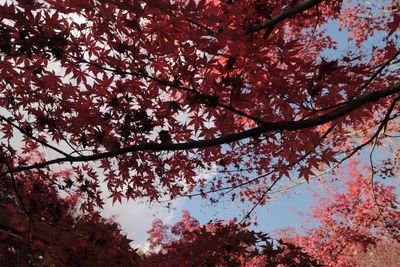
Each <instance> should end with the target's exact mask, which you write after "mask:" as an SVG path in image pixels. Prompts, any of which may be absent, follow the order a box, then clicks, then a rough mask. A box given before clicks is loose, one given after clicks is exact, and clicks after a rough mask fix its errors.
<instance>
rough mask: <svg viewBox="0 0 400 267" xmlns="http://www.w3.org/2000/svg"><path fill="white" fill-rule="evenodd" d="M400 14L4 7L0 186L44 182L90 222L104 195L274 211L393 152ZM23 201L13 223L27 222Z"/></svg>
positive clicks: (367, 6) (19, 1)
mask: <svg viewBox="0 0 400 267" xmlns="http://www.w3.org/2000/svg"><path fill="white" fill-rule="evenodd" d="M399 10H400V7H399V4H398V3H397V1H394V0H393V1H389V0H387V1H376V3H375V2H371V3H370V2H368V3H367V2H365V1H359V0H352V1H350V0H348V1H343V0H330V1H323V0H301V1H293V0H279V1H275V0H274V1H271V0H252V1H250V0H237V1H236V0H234V1H232V0H227V1H218V0H199V1H194V0H177V1H169V0H148V1H119V0H106V1H95V0H93V1H76V0H63V1H59V0H46V1H34V0H16V1H2V2H1V3H0V14H1V15H0V18H1V20H0V111H1V115H0V133H1V140H0V164H1V165H0V172H1V173H0V177H1V178H2V179H9V180H10V181H12V180H13V179H14V178H12V177H13V176H14V177H25V176H27V175H29V174H30V173H31V172H35V173H36V172H40V175H41V176H43V177H46V179H47V180H48V182H44V183H42V184H41V186H43V187H47V188H48V190H49V191H54V190H55V189H54V188H53V187H54V185H55V184H58V187H59V190H61V191H62V190H64V191H69V192H71V193H73V194H77V195H78V196H79V198H80V199H81V202H80V203H79V208H80V209H81V212H82V213H84V214H97V209H99V208H102V206H103V203H104V192H102V190H101V184H102V183H105V184H106V185H107V190H108V192H107V193H108V195H107V197H110V198H112V200H113V201H114V202H115V201H121V200H122V199H123V198H126V199H138V198H148V199H150V200H151V201H159V200H165V199H175V198H177V197H182V196H196V195H200V196H203V197H207V196H208V195H209V194H212V193H215V192H220V193H221V194H224V195H227V194H229V195H230V196H231V198H232V200H235V199H239V200H240V201H243V202H244V201H246V200H249V201H250V203H253V204H254V205H255V206H257V205H260V204H265V202H266V199H267V196H268V193H269V192H270V191H271V190H272V188H273V187H274V186H275V185H276V184H277V183H278V181H280V180H281V178H282V177H284V176H287V177H293V176H299V178H301V179H306V180H309V179H310V177H312V176H313V175H314V174H315V173H316V172H318V171H319V170H320V169H321V168H322V166H325V165H332V164H337V163H338V162H341V161H343V160H345V159H347V158H350V157H352V156H353V155H355V153H356V152H358V151H359V150H361V149H362V148H364V147H366V146H367V145H368V144H371V143H375V144H377V145H379V141H380V140H381V139H382V138H385V137H388V136H391V138H396V137H393V136H392V135H390V134H391V133H393V132H396V131H397V130H398V126H397V124H396V123H395V122H396V118H397V113H398V107H397V102H398V100H399V92H400V83H399V79H398V77H399V72H400V71H399V68H398V64H399V60H398V58H397V57H398V55H399V53H400V51H399V47H398V43H399V42H398V38H399V33H398V28H399V23H400V14H399ZM335 23H339V27H340V29H341V30H342V31H343V32H345V33H346V37H347V38H348V41H349V46H350V47H349V49H341V48H340V47H339V42H340V41H339V40H335V37H334V36H332V34H331V32H330V30H329V27H331V26H332V25H333V24H335ZM333 55H334V56H333ZM353 133H357V134H358V135H360V136H361V137H362V138H361V143H357V142H358V141H356V140H355V138H354V136H353V135H352V134H353ZM34 151H41V152H42V153H43V155H45V156H40V157H34V159H33V160H32V159H30V157H28V156H27V155H31V154H32V153H33V152H34ZM396 153H397V154H398V152H395V154H396ZM397 154H396V155H397ZM396 157H397V156H396ZM59 168H69V172H70V174H69V176H68V179H65V178H64V177H63V176H62V175H61V176H60V175H55V173H57V172H58V170H59ZM207 171H212V172H213V173H215V175H214V177H212V179H207V178H205V177H203V174H204V173H205V172H207ZM23 181H25V182H26V183H27V185H26V186H30V184H31V183H30V182H29V179H23ZM10 186H12V184H10ZM10 190H12V191H14V195H15V197H17V198H19V197H18V195H16V192H17V190H15V188H13V187H10ZM39 196H40V197H43V199H42V200H41V201H45V199H47V198H48V197H46V196H43V195H42V194H38V197H39ZM25 197H26V196H25V195H21V198H22V200H21V199H20V200H18V201H16V202H15V203H17V205H18V207H19V210H18V209H17V210H14V213H16V212H19V211H22V212H25V213H27V214H28V212H29V211H28V210H25V211H24V208H23V205H22V203H23V201H25V200H24V198H25Z"/></svg>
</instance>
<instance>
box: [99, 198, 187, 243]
mask: <svg viewBox="0 0 400 267" xmlns="http://www.w3.org/2000/svg"><path fill="white" fill-rule="evenodd" d="M181 203H182V201H181V200H177V201H175V202H174V207H178V206H179V205H180V204H181ZM102 214H103V216H105V217H107V218H110V217H112V216H115V220H116V221H117V222H118V223H119V224H120V225H121V228H122V230H123V232H124V233H126V234H127V235H128V238H130V239H133V242H132V245H133V246H134V247H138V246H139V247H146V242H147V241H146V240H147V237H148V234H147V231H148V230H149V229H150V228H151V223H152V221H153V219H154V218H155V217H157V218H160V219H161V220H162V221H163V222H164V223H168V222H169V221H170V220H172V219H173V217H174V214H175V210H173V209H168V208H166V207H164V206H162V205H160V204H149V203H139V202H134V201H128V202H127V201H123V202H122V204H120V203H118V202H117V203H115V204H114V205H113V204H112V201H111V199H108V200H107V201H106V205H104V210H103V212H102Z"/></svg>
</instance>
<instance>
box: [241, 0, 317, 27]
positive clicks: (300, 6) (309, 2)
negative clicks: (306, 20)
mask: <svg viewBox="0 0 400 267" xmlns="http://www.w3.org/2000/svg"><path fill="white" fill-rule="evenodd" d="M322 1H323V0H305V1H301V2H298V3H296V4H294V5H293V6H290V7H288V8H286V9H285V10H284V11H283V12H282V13H280V14H279V15H277V16H276V17H274V18H272V19H270V20H268V21H267V22H264V23H260V24H254V25H252V26H250V27H249V28H248V29H247V32H246V33H247V34H249V33H253V32H257V31H260V30H263V29H272V28H273V27H274V26H275V25H276V24H278V23H279V22H281V21H283V20H285V19H287V18H290V17H293V16H295V15H297V14H299V13H301V12H303V11H305V10H308V9H310V8H311V7H313V6H316V5H318V4H319V3H321V2H322Z"/></svg>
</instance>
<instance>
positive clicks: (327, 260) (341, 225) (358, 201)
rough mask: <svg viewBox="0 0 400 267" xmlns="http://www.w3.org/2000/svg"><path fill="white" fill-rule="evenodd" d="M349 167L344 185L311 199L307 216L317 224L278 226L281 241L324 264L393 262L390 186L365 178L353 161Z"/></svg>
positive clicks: (395, 217) (395, 213)
mask: <svg viewBox="0 0 400 267" xmlns="http://www.w3.org/2000/svg"><path fill="white" fill-rule="evenodd" d="M350 167H351V168H352V169H353V171H352V173H350V174H347V175H351V177H347V178H346V177H345V178H344V180H345V181H346V183H345V189H344V190H342V191H341V192H336V193H334V194H330V195H325V196H324V197H323V198H320V199H319V201H316V202H315V203H316V204H315V206H314V208H313V210H312V213H311V218H312V220H311V221H316V222H318V224H319V225H318V226H314V227H312V228H310V229H305V232H304V233H296V232H293V231H292V234H289V235H288V233H290V231H288V230H283V231H282V232H283V233H285V237H286V238H284V240H285V241H286V242H290V243H293V244H295V245H296V246H299V247H302V248H303V252H305V253H308V254H309V255H311V256H313V257H314V258H315V259H317V260H318V261H319V262H320V263H322V264H323V265H326V266H398V265H399V263H400V262H399V257H398V255H399V250H398V249H399V247H400V209H399V202H398V196H397V195H396V194H395V191H394V187H392V186H388V185H384V184H383V183H381V182H377V181H374V180H371V179H370V177H369V176H368V175H366V174H365V173H362V172H360V171H359V170H358V169H359V168H357V164H355V163H354V162H353V163H352V164H351V166H350ZM331 192H332V190H331Z"/></svg>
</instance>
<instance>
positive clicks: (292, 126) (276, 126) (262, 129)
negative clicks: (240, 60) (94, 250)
mask: <svg viewBox="0 0 400 267" xmlns="http://www.w3.org/2000/svg"><path fill="white" fill-rule="evenodd" d="M399 92H400V82H397V83H395V84H393V85H391V86H388V87H386V88H385V89H382V90H379V91H375V92H372V93H368V94H365V95H362V96H360V97H358V98H355V99H353V100H351V101H349V102H348V103H347V104H346V105H344V106H342V107H340V108H337V109H335V110H332V111H330V112H328V113H326V114H323V115H321V116H318V117H314V118H310V119H307V120H301V121H277V122H268V123H264V124H262V125H261V126H259V127H256V128H252V129H249V130H245V131H243V132H238V133H233V134H228V135H225V136H221V137H218V138H214V139H207V140H198V141H191V142H187V143H143V144H137V145H133V146H128V147H124V148H120V149H117V150H113V151H107V152H102V153H97V154H93V155H88V156H75V157H72V156H70V157H63V158H57V159H53V160H49V161H44V162H39V163H35V164H32V165H28V166H18V167H16V168H14V169H12V170H10V171H7V172H5V173H3V174H1V175H0V177H1V176H2V175H5V174H7V173H10V172H20V171H25V170H30V169H33V168H43V167H45V166H49V165H53V164H58V163H63V162H70V163H73V162H88V161H95V160H99V159H104V158H112V157H117V156H119V155H123V154H127V153H133V152H138V151H179V150H190V149H198V148H207V147H213V146H219V145H223V144H228V143H232V142H236V141H240V140H243V139H246V138H250V137H253V136H257V135H260V134H263V133H266V132H271V131H297V130H302V129H307V128H311V127H315V126H318V125H322V124H325V123H328V122H331V121H333V120H336V119H338V118H340V117H343V116H345V115H347V114H349V113H350V112H352V111H354V110H356V109H358V108H360V107H361V106H363V105H365V104H368V103H372V102H374V101H377V100H379V99H382V98H385V97H388V96H391V95H394V94H396V93H399Z"/></svg>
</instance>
